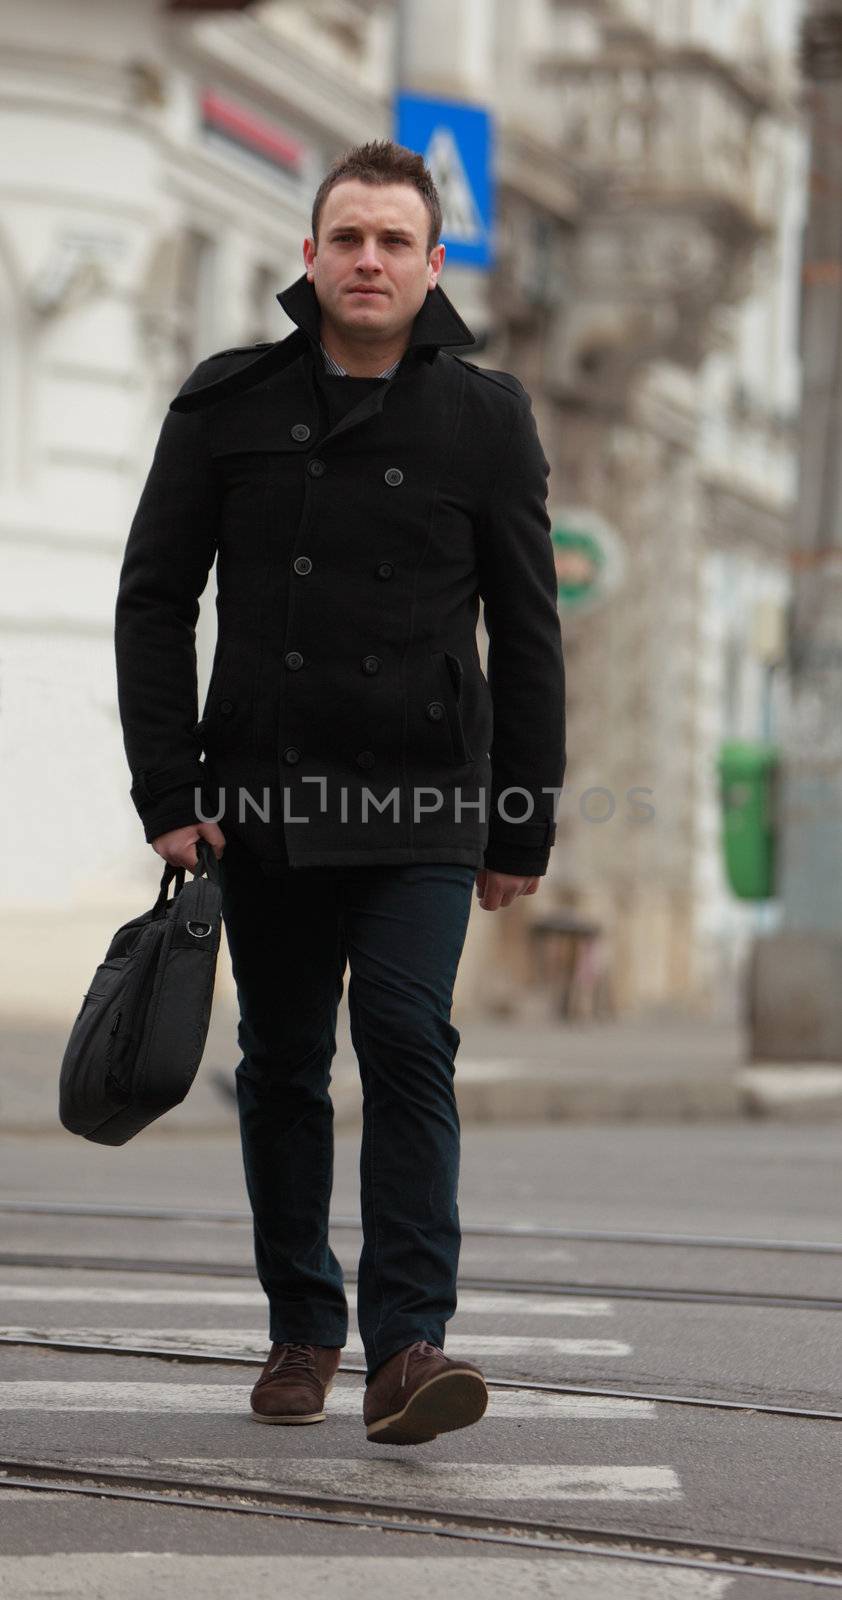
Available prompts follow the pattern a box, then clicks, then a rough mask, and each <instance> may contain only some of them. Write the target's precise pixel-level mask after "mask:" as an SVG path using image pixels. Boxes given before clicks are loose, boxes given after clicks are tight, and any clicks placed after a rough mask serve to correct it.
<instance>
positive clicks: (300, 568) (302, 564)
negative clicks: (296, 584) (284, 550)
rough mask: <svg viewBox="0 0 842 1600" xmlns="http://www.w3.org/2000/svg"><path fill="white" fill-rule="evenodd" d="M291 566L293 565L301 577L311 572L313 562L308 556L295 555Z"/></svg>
mask: <svg viewBox="0 0 842 1600" xmlns="http://www.w3.org/2000/svg"><path fill="white" fill-rule="evenodd" d="M293 566H294V567H295V570H296V572H300V573H301V576H302V577H303V578H306V576H307V573H308V572H312V570H313V563H312V561H311V560H310V557H309V556H296V558H295V560H294V562H293Z"/></svg>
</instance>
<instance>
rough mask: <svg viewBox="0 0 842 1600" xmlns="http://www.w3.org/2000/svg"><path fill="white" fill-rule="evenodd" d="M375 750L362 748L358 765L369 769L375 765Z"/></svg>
mask: <svg viewBox="0 0 842 1600" xmlns="http://www.w3.org/2000/svg"><path fill="white" fill-rule="evenodd" d="M374 759H375V757H374V751H373V750H361V751H360V753H359V755H358V756H357V766H358V767H364V768H365V769H366V770H367V771H368V770H369V769H370V768H371V767H373V766H374Z"/></svg>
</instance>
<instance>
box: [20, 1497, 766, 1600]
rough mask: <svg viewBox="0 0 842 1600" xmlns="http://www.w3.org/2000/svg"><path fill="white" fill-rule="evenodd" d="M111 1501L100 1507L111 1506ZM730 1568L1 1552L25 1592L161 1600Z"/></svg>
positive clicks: (547, 1591) (473, 1589)
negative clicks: (93, 1592)
mask: <svg viewBox="0 0 842 1600" xmlns="http://www.w3.org/2000/svg"><path fill="white" fill-rule="evenodd" d="M102 1514H103V1513H102V1511H100V1512H99V1515H100V1516H102ZM734 1581H735V1580H734V1579H733V1578H730V1577H720V1576H719V1575H717V1574H714V1573H710V1572H692V1571H686V1570H683V1569H682V1568H680V1567H672V1568H669V1569H667V1568H654V1567H650V1566H643V1565H640V1566H638V1565H636V1564H635V1563H634V1562H631V1561H624V1560H622V1559H619V1560H613V1561H609V1560H605V1559H604V1558H600V1557H595V1558H587V1559H585V1558H583V1557H581V1556H575V1555H571V1556H567V1555H561V1554H558V1555H554V1556H553V1558H552V1561H548V1560H547V1559H546V1558H540V1557H539V1558H534V1557H533V1558H531V1559H524V1558H523V1557H521V1556H506V1557H503V1558H501V1557H499V1556H488V1557H483V1556H474V1555H471V1556H457V1557H449V1556H442V1555H438V1556H429V1557H427V1556H415V1557H412V1556H405V1555H400V1556H395V1555H392V1554H390V1553H389V1551H388V1550H385V1551H382V1552H381V1553H380V1554H378V1555H376V1556H355V1555H350V1556H346V1555H335V1556H328V1555H320V1556H296V1555H278V1556H247V1555H217V1554H214V1555H181V1554H176V1553H174V1552H173V1553H169V1552H168V1553H167V1554H165V1555H160V1554H158V1553H157V1552H153V1551H147V1550H128V1551H120V1552H119V1553H116V1554H113V1553H110V1552H109V1553H106V1552H102V1553H100V1554H97V1555H96V1556H91V1555H88V1554H84V1555H75V1554H71V1553H67V1552H64V1551H62V1553H61V1554H60V1555H49V1556H42V1555H38V1556H3V1557H0V1590H2V1591H3V1592H4V1593H8V1594H14V1595H15V1597H16V1600H43V1596H44V1595H46V1594H52V1595H57V1594H61V1596H62V1600H89V1597H90V1595H91V1592H92V1587H93V1586H95V1587H96V1589H97V1592H98V1593H101V1594H111V1595H117V1594H119V1596H120V1600H162V1597H163V1596H165V1595H166V1596H169V1595H173V1594H179V1595H193V1594H196V1595H198V1594H200V1595H201V1596H202V1600H230V1597H231V1595H232V1594H237V1593H242V1594H247V1595H248V1596H249V1600H291V1597H293V1596H294V1597H295V1600H324V1596H325V1595H328V1594H335V1595H341V1596H342V1600H394V1596H395V1595H396V1594H398V1595H400V1596H401V1600H429V1597H430V1595H431V1594H445V1595H458V1596H459V1600H534V1597H535V1595H538V1594H540V1595H541V1596H543V1597H544V1600H570V1597H571V1596H572V1595H575V1596H576V1600H656V1597H657V1600H724V1597H725V1596H726V1595H727V1593H728V1590H729V1589H730V1588H731V1586H732V1584H733V1583H734Z"/></svg>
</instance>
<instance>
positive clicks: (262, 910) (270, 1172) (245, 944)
mask: <svg viewBox="0 0 842 1600" xmlns="http://www.w3.org/2000/svg"><path fill="white" fill-rule="evenodd" d="M219 865H220V880H221V884H222V913H223V920H224V923H225V931H226V935H227V939H228V947H229V950H230V954H231V964H232V968H233V972H234V978H235V981H236V985H237V998H238V1001H239V1007H240V1023H239V1028H238V1035H237V1037H238V1042H239V1045H240V1049H241V1050H242V1059H241V1060H240V1062H239V1065H238V1066H237V1069H236V1074H235V1076H236V1086H237V1108H238V1112H239V1122H240V1138H241V1144H242V1153H243V1165H244V1170H245V1179H246V1188H247V1190H248V1196H249V1200H250V1203H251V1208H252V1214H253V1218H254V1248H255V1261H256V1266H257V1274H258V1277H259V1279H260V1282H261V1284H262V1286H263V1289H264V1291H265V1293H266V1295H267V1298H268V1301H269V1336H270V1339H272V1340H275V1341H278V1342H283V1341H286V1340H295V1341H300V1342H302V1343H307V1344H320V1345H332V1346H338V1345H344V1344H345V1342H346V1339H347V1332H348V1306H347V1301H346V1298H345V1290H344V1284H343V1274H342V1268H341V1266H340V1263H339V1261H338V1260H337V1258H336V1256H335V1255H334V1253H333V1251H332V1250H331V1248H330V1244H329V1239H328V1221H329V1209H330V1196H331V1189H332V1185H333V1103H332V1101H331V1098H330V1093H329V1085H330V1066H331V1062H332V1060H333V1057H334V1055H335V1053H336V1013H337V1007H338V1005H339V1001H340V999H341V997H342V992H343V974H344V970H345V963H346V953H345V946H344V938H343V933H342V924H341V917H340V914H339V908H338V903H337V894H336V888H335V885H334V883H333V881H332V880H331V879H330V878H322V879H321V880H320V881H316V880H315V879H314V878H313V879H308V875H307V873H293V872H292V871H289V872H288V873H285V874H283V875H281V876H280V877H277V878H267V877H265V876H264V875H263V873H262V872H261V869H260V866H259V863H258V862H257V861H256V860H255V859H254V857H253V856H252V855H251V854H250V853H249V852H248V851H247V850H246V848H245V846H243V845H242V844H241V842H240V841H239V840H237V839H236V836H234V835H233V833H231V834H229V835H228V836H227V843H226V848H225V851H224V852H223V855H222V857H221V859H220V863H219Z"/></svg>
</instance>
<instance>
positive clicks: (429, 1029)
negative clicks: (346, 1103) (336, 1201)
mask: <svg viewBox="0 0 842 1600" xmlns="http://www.w3.org/2000/svg"><path fill="white" fill-rule="evenodd" d="M475 880H476V873H475V871H474V869H473V868H472V867H464V866H460V865H459V864H457V863H449V862H448V863H441V864H431V865H427V864H423V863H414V862H413V863H410V864H407V865H399V866H394V867H391V866H378V867H374V868H371V869H370V870H369V871H368V872H366V873H365V874H364V875H363V874H361V875H360V876H359V878H353V877H351V876H350V875H349V876H348V877H347V879H346V881H345V889H344V895H345V929H346V938H347V950H348V958H349V961H350V967H351V976H350V981H349V989H348V1002H349V1011H350V1021H351V1036H352V1039H353V1043H354V1048H355V1050H356V1053H357V1058H358V1061H359V1066H360V1077H361V1080H362V1088H363V1135H362V1145H361V1151H360V1191H361V1206H362V1222H363V1248H362V1253H361V1256H360V1264H359V1277H358V1286H357V1305H358V1313H357V1314H358V1320H359V1328H360V1336H361V1338H362V1342H363V1346H364V1349H365V1355H366V1363H367V1373H368V1376H369V1377H371V1375H372V1374H373V1372H374V1370H375V1369H376V1367H377V1366H379V1365H380V1364H381V1363H382V1362H383V1361H385V1360H386V1359H387V1358H388V1357H389V1356H390V1355H392V1354H394V1353H395V1351H397V1350H400V1349H403V1348H404V1346H406V1345H408V1344H412V1343H414V1341H415V1340H416V1339H429V1340H431V1341H432V1342H434V1343H435V1344H439V1345H443V1343H444V1330H445V1323H446V1322H447V1320H448V1319H449V1318H450V1317H452V1316H453V1313H454V1311H455V1309H456V1275H457V1269H458V1264H459V1251H460V1244H461V1232H460V1227H459V1211H458V1203H457V1191H458V1183H459V1154H460V1129H459V1115H458V1110H457V1105H456V1096H455V1093H454V1083H453V1080H454V1060H455V1056H456V1052H457V1050H458V1048H459V1044H460V1034H459V1031H458V1029H457V1028H456V1027H455V1026H454V1025H453V1023H452V1022H451V1020H450V1015H451V1008H452V1002H453V985H454V982H455V978H456V972H457V968H458V965H459V960H460V957H461V954H462V950H463V947H464V942H465V936H466V933H467V929H468V920H469V916H470V910H471V899H472V893H473V887H474V883H475Z"/></svg>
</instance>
